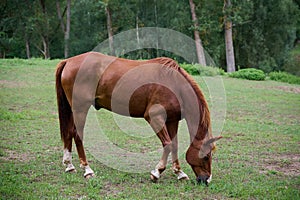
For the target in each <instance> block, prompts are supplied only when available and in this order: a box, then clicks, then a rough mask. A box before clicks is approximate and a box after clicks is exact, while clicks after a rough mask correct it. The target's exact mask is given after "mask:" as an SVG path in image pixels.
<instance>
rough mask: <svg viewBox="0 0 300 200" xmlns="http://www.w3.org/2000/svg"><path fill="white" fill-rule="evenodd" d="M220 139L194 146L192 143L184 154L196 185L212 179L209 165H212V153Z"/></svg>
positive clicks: (201, 142)
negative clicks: (195, 178) (195, 179)
mask: <svg viewBox="0 0 300 200" xmlns="http://www.w3.org/2000/svg"><path fill="white" fill-rule="evenodd" d="M221 138H222V137H221V136H219V137H215V138H211V139H208V140H203V141H199V142H197V143H196V144H194V142H193V143H192V144H191V146H190V147H189V149H188V151H187V153H186V160H187V162H188V163H189V164H190V165H191V167H192V169H193V171H194V173H195V175H196V177H197V182H198V183H205V184H206V185H208V183H209V182H210V181H211V179H212V174H211V163H212V151H213V150H214V149H215V144H214V142H216V141H217V140H219V139H221Z"/></svg>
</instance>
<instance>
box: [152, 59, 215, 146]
mask: <svg viewBox="0 0 300 200" xmlns="http://www.w3.org/2000/svg"><path fill="white" fill-rule="evenodd" d="M151 61H153V62H156V63H159V64H161V65H163V66H164V67H170V68H172V69H174V70H176V71H178V72H179V73H180V74H181V75H182V76H183V77H184V78H185V79H186V80H187V81H188V82H189V83H190V85H191V87H192V88H193V90H194V92H195V93H196V96H197V98H198V100H199V102H200V103H199V110H200V113H201V116H200V122H199V126H201V128H202V129H203V130H205V133H203V134H204V135H196V138H197V139H200V140H203V139H204V138H205V137H206V134H207V133H208V134H209V135H208V137H209V138H212V137H213V136H212V131H211V121H210V112H209V108H208V104H207V101H206V100H205V97H204V94H203V92H202V91H201V90H200V88H199V86H198V84H197V83H196V81H195V80H194V79H193V78H192V77H191V76H190V75H189V74H188V73H187V72H186V71H185V70H184V69H183V68H181V67H180V66H179V65H178V63H177V62H176V61H174V60H173V59H170V58H166V57H160V58H154V59H152V60H151Z"/></svg>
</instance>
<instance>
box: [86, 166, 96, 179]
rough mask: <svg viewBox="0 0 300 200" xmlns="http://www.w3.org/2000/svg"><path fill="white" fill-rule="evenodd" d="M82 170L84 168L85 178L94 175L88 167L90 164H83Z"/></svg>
mask: <svg viewBox="0 0 300 200" xmlns="http://www.w3.org/2000/svg"><path fill="white" fill-rule="evenodd" d="M84 170H85V172H84V175H83V176H84V177H85V178H86V177H87V176H92V177H93V176H94V171H93V170H92V169H91V168H90V166H89V165H87V166H85V167H84Z"/></svg>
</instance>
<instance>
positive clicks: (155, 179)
mask: <svg viewBox="0 0 300 200" xmlns="http://www.w3.org/2000/svg"><path fill="white" fill-rule="evenodd" d="M150 178H151V181H152V182H153V183H157V181H158V178H156V177H155V176H153V175H152V174H151V175H150Z"/></svg>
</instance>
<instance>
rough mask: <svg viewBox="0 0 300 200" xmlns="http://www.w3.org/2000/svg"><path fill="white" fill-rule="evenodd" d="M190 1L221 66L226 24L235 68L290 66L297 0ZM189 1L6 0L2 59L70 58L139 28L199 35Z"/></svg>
mask: <svg viewBox="0 0 300 200" xmlns="http://www.w3.org/2000/svg"><path fill="white" fill-rule="evenodd" d="M192 2H193V3H194V5H195V16H196V17H197V21H198V24H199V26H198V27H196V28H197V31H198V33H199V36H200V38H201V41H202V45H203V47H204V49H205V50H206V52H207V53H208V54H209V55H210V56H211V57H212V58H213V60H214V61H215V63H216V65H217V66H219V67H222V68H224V69H226V66H227V63H226V45H225V37H224V36H225V30H226V29H225V28H224V24H225V23H224V22H225V21H230V22H232V27H231V28H232V30H231V31H232V41H233V48H234V53H235V54H234V56H235V65H236V66H238V67H240V68H248V67H255V68H260V69H263V70H264V71H267V72H268V71H272V70H283V69H285V68H284V66H286V62H287V57H288V53H289V52H290V50H291V49H292V48H293V47H294V46H295V45H297V44H298V43H299V37H300V34H299V33H300V20H299V19H300V11H299V10H300V8H299V1H298V0H268V1H261V0H251V1H250V0H245V1H239V0H231V1H230V2H231V6H230V7H228V8H226V9H224V2H223V1H220V0H193V1H192ZM68 3H69V4H68ZM189 3H190V0H184V1H177V0H168V1H164V0H151V1H149V0H126V1H118V0H103V1H99V0H89V1H87V0H76V1H71V2H70V0H56V1H53V0H24V1H18V0H6V1H1V3H0V13H1V14H0V15H1V16H0V19H1V21H0V57H2V58H3V57H6V58H13V57H20V58H30V57H43V58H63V57H65V56H66V57H67V56H73V55H76V54H79V53H83V52H86V51H90V50H92V49H93V48H94V47H95V46H97V44H99V43H101V42H102V41H104V40H106V39H108V37H109V36H113V35H115V34H118V33H120V32H122V31H125V30H130V29H138V28H141V27H163V28H169V29H173V30H176V31H179V32H182V33H183V34H185V35H187V36H189V37H191V38H194V31H195V24H194V22H195V20H194V21H193V20H192V17H191V9H190V4H189ZM58 5H59V9H58ZM68 16H70V18H68ZM108 17H109V18H108ZM68 24H69V25H68ZM112 45H113V44H112ZM112 47H113V46H112ZM124 56H125V57H129V58H133V59H137V58H151V57H157V56H169V57H173V58H176V59H177V60H178V61H179V62H185V61H184V60H183V58H180V57H176V55H174V54H172V52H166V51H163V50H160V49H141V50H137V51H135V52H130V53H128V54H126V55H124Z"/></svg>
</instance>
